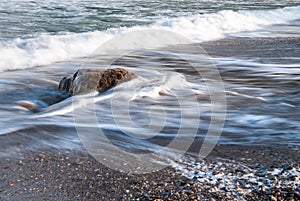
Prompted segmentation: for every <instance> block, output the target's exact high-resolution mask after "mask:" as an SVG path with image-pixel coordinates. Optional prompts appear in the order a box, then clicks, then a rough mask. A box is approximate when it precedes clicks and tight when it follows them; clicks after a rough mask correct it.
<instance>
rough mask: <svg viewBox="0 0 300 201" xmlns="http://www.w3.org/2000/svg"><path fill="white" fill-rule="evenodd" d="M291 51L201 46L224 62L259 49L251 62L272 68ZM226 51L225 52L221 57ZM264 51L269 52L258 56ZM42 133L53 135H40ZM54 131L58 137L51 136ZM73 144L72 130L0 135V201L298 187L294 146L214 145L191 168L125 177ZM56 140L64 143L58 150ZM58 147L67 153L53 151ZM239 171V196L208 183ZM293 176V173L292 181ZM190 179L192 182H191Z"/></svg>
mask: <svg viewBox="0 0 300 201" xmlns="http://www.w3.org/2000/svg"><path fill="white" fill-rule="evenodd" d="M262 42H263V43H262ZM299 44H300V38H264V39H249V38H247V39H243V38H242V39H223V40H220V41H214V42H207V43H203V44H201V45H203V47H204V49H205V50H207V52H208V53H209V54H211V55H214V56H224V57H230V56H232V55H234V56H245V57H247V52H251V55H252V56H253V48H254V47H256V48H257V47H260V48H258V51H257V52H256V53H255V55H257V56H258V57H259V56H260V54H261V53H264V56H265V57H267V56H272V57H273V58H274V61H275V59H276V57H277V55H278V54H282V53H283V55H285V54H288V55H290V56H295V55H297V56H298V57H299V55H300V54H298V53H299V51H300V49H299V48H298V49H293V48H294V47H298V46H299ZM228 46H229V47H230V51H226V48H228ZM272 46H275V47H276V48H275V49H274V50H271V51H266V50H270V48H271V47H272ZM285 47H286V48H288V49H285ZM278 49H279V50H278ZM277 50H278V51H277ZM255 55H254V56H255ZM44 129H45V130H47V132H48V134H49V133H53V135H51V136H50V135H44V134H42V133H40V132H41V131H43V130H44ZM56 132H57V133H66V135H65V136H55V135H54V133H56ZM73 138H78V136H77V134H76V129H75V128H68V129H66V128H62V129H60V127H59V126H57V127H55V126H53V127H51V126H45V127H43V126H39V127H33V128H28V129H24V130H20V131H16V132H13V133H9V134H6V135H1V136H0V139H1V141H0V159H1V161H0V169H1V172H0V200H101V199H105V200H138V199H139V200H149V199H157V200H159V199H161V200H176V199H177V200H186V199H196V200H240V199H241V200H242V199H245V200H266V199H269V200H287V199H291V198H293V199H294V200H297V199H300V194H299V192H300V186H299V185H298V186H290V187H289V186H288V185H289V183H287V184H284V185H282V186H277V185H276V182H277V181H289V180H288V179H291V180H290V181H291V183H292V181H295V182H298V183H300V182H299V181H300V169H299V168H300V165H299V161H300V146H296V145H274V144H272V143H270V144H268V145H260V146H245V145H217V146H216V147H215V149H214V150H213V152H212V153H211V154H210V155H209V156H208V157H207V158H206V159H205V160H203V161H200V162H199V163H197V160H196V159H195V158H193V157H191V156H187V158H185V159H184V160H183V161H177V165H178V166H177V167H168V168H165V169H163V170H161V171H158V172H153V173H150V174H145V175H128V174H123V173H120V172H116V171H114V170H111V169H109V168H107V167H106V166H104V165H102V164H101V163H99V162H97V161H96V160H95V159H94V158H93V157H92V156H90V155H89V154H88V153H87V152H86V151H85V149H84V148H83V146H82V144H81V143H80V142H79V141H78V140H77V141H75V142H71V143H69V142H68V140H72V139H73ZM64 140H65V141H66V143H65V144H62V143H64ZM64 145H68V146H66V148H61V147H64ZM200 146H201V145H200ZM197 147H199V144H197V143H194V144H193V147H191V149H190V151H191V152H192V151H193V150H194V151H196V150H197ZM223 166H224V168H225V169H224V170H222V171H223V172H222V174H221V176H220V177H219V176H218V175H219V174H217V173H216V175H214V172H218V171H220V169H221V168H222V167H223ZM202 167H203V168H204V169H205V168H206V169H207V170H208V172H206V174H205V175H204V176H203V175H202V176H203V177H204V178H202V177H200V176H201V175H199V172H198V171H200V170H198V169H201V168H202ZM210 168H211V169H210ZM196 169H197V171H196ZM278 169H280V170H281V169H282V175H275V176H274V175H273V176H274V177H273V179H272V178H269V175H272V174H273V172H274V171H275V170H278ZM184 171H186V172H184ZM201 171H202V170H201ZM205 171H206V170H205ZM246 171H250V172H248V173H249V174H251V179H257V181H254V182H252V183H250V184H248V183H247V184H245V189H244V191H241V193H240V192H239V191H238V190H239V189H238V188H236V189H226V188H225V189H223V190H222V189H221V188H216V186H217V185H218V183H214V182H219V181H218V178H222V179H224V180H226V179H227V178H229V179H228V180H226V181H224V182H223V183H224V184H226V182H228V181H230V180H232V179H236V180H234V182H240V178H242V177H243V175H244V174H246ZM293 171H294V173H296V174H294V175H293ZM261 172H262V173H261ZM268 172H269V173H268ZM267 173H268V174H267ZM285 173H287V174H285ZM289 173H291V174H289ZM193 174H194V175H193ZM212 174H213V175H212ZM256 174H259V175H256ZM280 174H281V173H280ZM222 175H223V176H222ZM195 176H197V178H196V179H193V178H194V177H195ZM198 176H199V177H198ZM202 179H208V181H204V180H202ZM209 179H212V180H213V181H209ZM214 179H217V180H214ZM259 179H269V180H271V181H272V182H273V181H274V182H275V184H274V185H273V186H272V185H271V186H270V187H266V188H263V187H261V186H262V185H261V183H259V182H261V181H259ZM292 179H294V180H292ZM220 183H222V182H221V181H220ZM223 183H222V184H223ZM283 183H284V182H283ZM234 185H237V184H234ZM247 185H250V187H249V189H248V190H250V192H249V193H243V192H246V190H247V188H248V187H247ZM219 187H220V185H219ZM233 188H235V187H233ZM239 188H241V189H242V188H243V187H242V186H239ZM242 190H243V189H242ZM291 200H292V199H291Z"/></svg>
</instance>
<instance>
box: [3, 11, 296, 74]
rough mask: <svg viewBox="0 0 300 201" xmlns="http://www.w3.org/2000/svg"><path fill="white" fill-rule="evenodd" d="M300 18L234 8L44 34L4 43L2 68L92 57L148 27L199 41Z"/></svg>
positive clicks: (24, 66) (26, 66) (292, 15)
mask: <svg viewBox="0 0 300 201" xmlns="http://www.w3.org/2000/svg"><path fill="white" fill-rule="evenodd" d="M296 19H300V6H297V7H287V8H282V9H275V10H264V11H230V10H224V11H220V12H218V13H210V14H204V15H200V14H199V15H194V16H189V17H177V18H163V19H160V20H158V21H157V22H155V23H154V24H152V25H148V26H136V27H131V28H119V29H110V30H106V31H93V32H87V33H77V34H74V33H66V34H64V35H48V34H43V35H40V36H38V37H35V38H31V39H20V38H17V39H15V40H13V41H6V42H1V43H0V71H5V70H12V69H24V68H29V67H34V66H40V65H48V64H51V63H54V62H59V61H66V60H71V59H73V58H78V57H86V56H89V55H90V54H91V53H93V51H94V50H95V49H96V48H97V47H99V46H100V45H101V44H103V43H104V42H106V41H107V40H109V39H111V38H113V37H114V36H117V35H120V34H122V33H127V32H129V31H136V30H144V29H147V28H153V29H163V30H167V31H172V32H175V33H177V34H181V35H183V36H186V37H187V38H189V39H191V40H194V41H195V42H202V41H209V40H215V39H219V38H222V37H226V36H229V35H231V34H235V35H236V34H237V33H241V32H244V31H255V30H263V29H266V26H269V25H273V24H288V23H289V22H290V21H292V20H296Z"/></svg>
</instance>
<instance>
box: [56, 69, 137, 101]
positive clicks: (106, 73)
mask: <svg viewBox="0 0 300 201" xmlns="http://www.w3.org/2000/svg"><path fill="white" fill-rule="evenodd" d="M136 77H137V76H136V75H135V74H133V73H131V72H129V71H127V70H125V69H123V68H116V69H107V70H96V69H79V70H78V71H77V72H75V73H74V74H73V75H71V76H69V77H64V78H62V80H61V81H60V83H59V86H58V89H59V90H60V91H63V92H65V93H67V94H69V95H70V96H74V95H79V94H85V93H90V92H93V91H99V92H104V91H106V90H108V89H110V88H112V87H115V86H116V85H118V84H120V83H123V82H127V81H130V80H132V79H134V78H136Z"/></svg>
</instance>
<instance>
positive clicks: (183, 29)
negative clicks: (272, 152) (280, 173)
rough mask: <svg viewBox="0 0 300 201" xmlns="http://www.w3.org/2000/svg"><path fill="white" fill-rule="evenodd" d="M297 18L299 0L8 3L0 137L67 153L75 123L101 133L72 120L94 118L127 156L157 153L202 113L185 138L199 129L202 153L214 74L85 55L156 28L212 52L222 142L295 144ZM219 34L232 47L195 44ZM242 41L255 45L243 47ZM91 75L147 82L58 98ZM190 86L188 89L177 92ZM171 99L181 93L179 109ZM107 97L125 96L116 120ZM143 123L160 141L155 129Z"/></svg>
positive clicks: (3, 19)
mask: <svg viewBox="0 0 300 201" xmlns="http://www.w3.org/2000/svg"><path fill="white" fill-rule="evenodd" d="M298 11H299V1H275V0H273V1H271V0H269V1H263V2H261V1H204V0H203V1H178V0H176V1H175V0H174V1H168V2H167V1H163V2H161V1H150V2H149V1H126V2H125V1H101V2H98V1H97V2H96V1H92V0H85V1H75V0H73V1H65V2H61V1H56V0H53V1H47V2H44V1H1V2H0V13H1V15H0V53H1V55H0V59H1V60H0V70H1V74H0V135H10V134H18V135H22V136H27V137H28V138H31V137H32V139H34V141H36V142H38V141H40V140H42V139H43V141H44V143H46V144H48V145H51V146H56V147H59V148H63V147H64V146H66V147H69V146H71V145H72V144H78V143H80V140H79V138H78V135H77V133H76V130H75V128H76V126H77V127H88V126H90V127H91V128H92V127H95V125H89V124H88V122H89V120H90V118H92V117H91V116H83V118H84V122H85V123H87V124H85V125H81V124H80V122H79V124H78V122H77V124H75V123H74V111H76V112H79V113H81V111H82V112H83V113H82V114H84V111H92V112H94V113H95V114H96V117H97V121H98V125H97V126H99V128H101V129H102V130H103V131H104V132H105V133H106V134H107V135H108V136H110V138H111V140H112V142H113V143H114V144H116V145H118V146H119V147H121V148H122V149H125V150H130V151H139V152H152V151H154V150H156V149H158V148H160V147H161V146H165V145H167V144H168V143H170V142H171V141H172V140H173V139H174V138H175V137H176V134H177V133H178V130H180V129H181V126H182V124H181V123H182V118H183V117H182V111H191V110H198V111H200V112H199V115H196V116H195V115H187V116H186V117H185V118H187V122H190V124H188V123H187V124H184V129H186V131H187V133H186V135H191V134H193V132H194V130H196V133H195V134H196V137H195V139H196V140H197V141H198V142H199V143H200V144H201V142H202V141H203V140H204V137H205V135H206V133H207V130H208V128H209V126H210V123H211V122H210V120H211V115H212V114H211V107H212V103H211V97H210V94H209V91H208V89H207V86H206V85H205V82H204V80H203V79H202V77H201V76H199V74H198V71H199V70H201V71H203V70H204V71H206V72H209V71H210V69H209V68H208V67H206V68H207V69H205V68H202V69H195V68H193V67H191V65H190V64H189V63H188V62H186V61H183V60H182V59H180V58H178V57H174V56H172V55H170V54H169V53H168V52H167V51H166V50H165V49H164V48H159V49H156V50H151V51H149V50H136V52H133V53H132V54H129V55H124V56H123V57H122V58H119V59H118V60H117V61H115V62H114V63H113V65H112V66H106V65H104V63H105V59H107V58H110V57H111V56H112V55H101V56H99V55H97V56H96V57H89V55H90V53H92V52H93V51H94V50H95V48H97V47H98V46H100V45H101V44H103V42H105V41H107V40H109V39H111V38H113V37H114V36H118V35H120V34H122V33H123V32H125V33H126V32H127V31H130V30H131V31H132V30H139V29H142V28H147V26H150V27H151V28H153V27H154V28H163V29H167V30H169V31H173V32H176V33H179V34H183V35H184V36H186V37H188V38H190V39H192V40H194V41H195V44H196V43H199V44H200V45H201V46H203V47H204V49H205V50H207V52H208V53H209V56H210V57H207V58H210V62H211V65H216V67H217V68H218V70H219V72H220V75H221V78H222V80H223V84H224V87H225V92H226V98H227V111H226V113H227V116H226V121H225V125H224V128H223V132H222V135H221V137H220V139H219V141H218V143H220V144H239V145H258V144H261V145H273V144H285V145H286V144H294V145H299V142H300V135H299V133H300V132H299V131H300V119H299V112H300V111H299V110H300V109H299V108H300V105H299V101H300V100H299V99H300V98H299V97H300V96H299V81H300V57H299V55H300V53H299V49H300V43H299V39H298V38H297V36H299V33H300V30H299V19H300V17H299V12H298ZM276 17H277V18H276ZM132 27H133V28H132ZM131 28H132V29H131ZM224 37H227V38H230V42H217V43H215V42H207V43H200V42H203V41H213V40H217V39H222V38H224ZM280 37H282V39H281V40H280V39H279V38H280ZM285 37H286V38H285ZM291 37H294V38H291ZM241 38H244V39H245V38H246V39H249V38H250V39H251V40H250V39H249V40H248V41H247V42H242V40H241ZM262 38H265V39H262ZM195 44H194V45H195ZM174 49H175V50H176V52H177V53H178V55H179V56H180V55H182V56H183V57H187V58H190V59H191V60H192V61H193V62H194V63H201V62H203V60H202V59H203V58H202V57H201V56H200V55H199V52H197V51H195V48H193V45H186V46H176V47H175V48H174ZM88 67H89V68H90V67H92V68H97V69H106V68H108V67H125V68H126V69H127V70H129V71H132V72H133V73H135V74H137V75H138V76H139V77H140V78H139V79H137V80H133V81H131V82H129V83H126V84H125V85H120V86H118V87H117V88H116V89H114V90H110V91H108V92H105V93H103V94H98V95H96V96H95V97H94V96H93V95H90V96H84V97H80V98H76V99H73V98H71V97H69V98H66V99H64V100H62V99H61V95H62V94H61V92H59V91H58V90H57V86H58V83H59V81H60V79H61V78H62V77H64V76H66V75H70V74H72V73H74V72H75V71H76V70H77V69H78V68H88ZM184 83H185V84H187V85H188V86H189V87H188V88H183V89H182V88H180V87H179V86H180V85H181V84H184ZM126 90H129V91H130V90H131V91H133V94H132V100H131V101H130V102H129V103H130V104H129V114H130V116H129V117H128V116H126V115H125V112H126V108H127V107H126V106H127V103H128V101H127V102H126V101H125V102H124V100H123V99H122V93H124V92H126ZM175 92H176V93H175ZM174 93H175V94H177V95H178V94H180V95H181V96H182V98H181V99H180V101H179V99H178V96H176V95H174ZM112 97H119V98H118V99H116V98H115V99H113V100H114V101H115V102H114V104H116V105H118V106H119V112H120V114H121V115H120V114H119V115H117V116H114V114H113V110H112ZM190 97H193V98H194V99H193V100H196V102H192V101H191V99H189V98H190ZM24 101H27V102H29V103H34V104H36V105H37V107H38V110H37V111H34V112H32V111H29V110H27V109H26V108H24V107H22V106H20V102H23V103H24ZM124 104H125V105H124ZM94 106H95V107H94ZM191 113H193V112H191ZM196 114H198V113H196ZM217 116H218V114H217ZM116 117H117V118H119V119H118V120H119V121H121V122H123V124H122V126H120V125H118V123H117V122H116ZM126 124H127V126H126ZM124 125H125V126H124ZM148 125H151V126H152V127H151V129H153V130H154V131H155V132H153V133H151V132H148V131H149V129H148V127H147V126H148ZM161 125H163V127H161ZM133 127H134V128H135V127H137V128H138V129H135V130H134V132H133V133H134V134H135V136H134V137H135V138H134V137H132V136H128V135H126V132H130V131H132V130H133ZM147 129H148V130H147ZM151 129H150V131H151ZM189 130H190V132H191V133H189ZM157 131H158V132H157ZM154 134H155V135H156V136H155V137H154V138H149V139H148V138H147V136H148V137H149V136H150V135H154ZM49 136H51V137H49ZM138 136H139V137H141V138H143V137H145V138H146V139H139V138H136V137H138ZM53 138H55V141H53V142H52V141H51V140H53ZM20 143H22V141H20ZM173 152H175V150H170V153H173Z"/></svg>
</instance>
